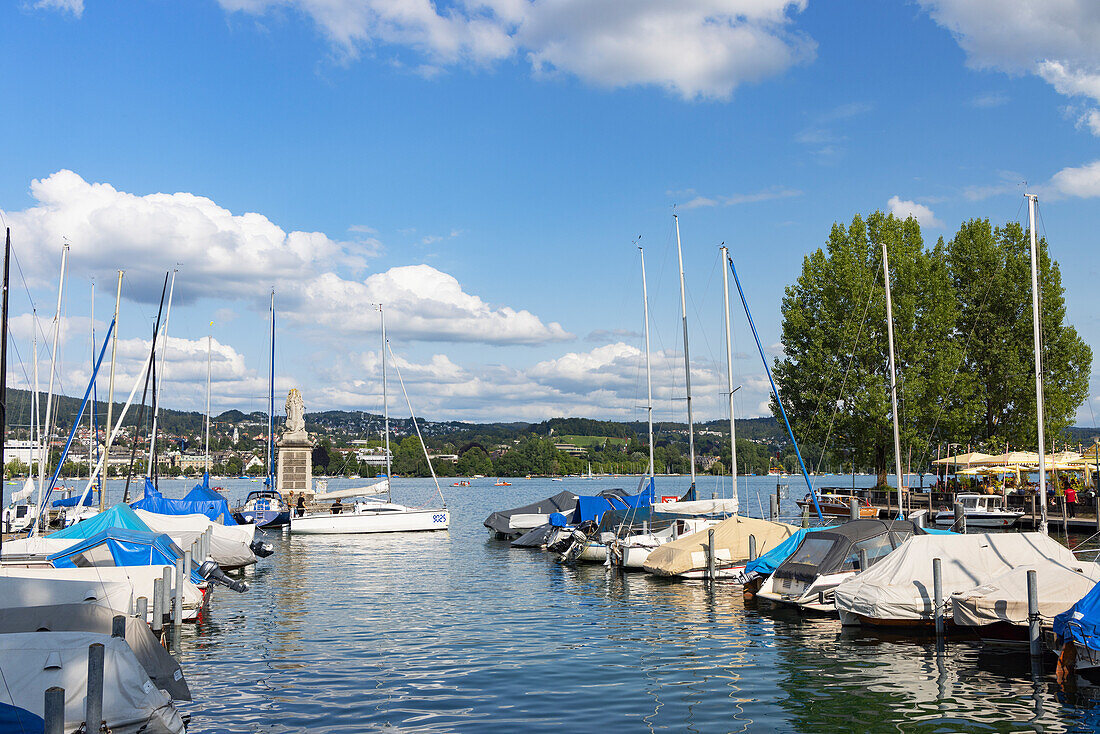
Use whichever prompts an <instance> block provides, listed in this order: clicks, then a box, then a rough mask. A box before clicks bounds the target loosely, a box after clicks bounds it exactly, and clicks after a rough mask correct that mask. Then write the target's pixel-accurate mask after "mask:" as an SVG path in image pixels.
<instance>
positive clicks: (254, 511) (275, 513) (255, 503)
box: [233, 488, 290, 529]
mask: <svg viewBox="0 0 1100 734" xmlns="http://www.w3.org/2000/svg"><path fill="white" fill-rule="evenodd" d="M233 519H234V520H236V521H237V522H238V523H240V524H241V525H255V526H256V527H257V528H264V529H267V528H281V527H286V526H287V525H289V524H290V505H288V504H287V501H286V499H284V498H283V495H282V494H281V493H280V492H278V491H276V490H274V489H267V488H264V489H254V490H252V491H251V492H249V493H248V496H247V497H246V498H245V500H244V504H243V505H241V506H240V507H238V508H237V509H236V510H234V511H233Z"/></svg>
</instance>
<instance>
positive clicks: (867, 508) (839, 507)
mask: <svg viewBox="0 0 1100 734" xmlns="http://www.w3.org/2000/svg"><path fill="white" fill-rule="evenodd" d="M852 500H856V502H858V503H859V517H860V519H874V518H877V517H878V508H876V507H872V506H871V503H870V502H868V501H867V500H865V499H863V498H860V497H857V496H856V495H855V494H853V493H852V492H850V491H845V490H840V489H837V488H835V487H826V488H825V490H824V491H823V492H822V493H821V494H818V495H817V504H818V506H819V507H820V508H821V513H822V514H823V515H830V516H832V517H851V512H852V507H851V503H852ZM795 504H796V505H798V509H800V510H805V509H806V508H809V510H810V512H813V511H814V501H813V499H812V498H811V497H810V495H806V496H805V497H803V498H802V499H800V500H795Z"/></svg>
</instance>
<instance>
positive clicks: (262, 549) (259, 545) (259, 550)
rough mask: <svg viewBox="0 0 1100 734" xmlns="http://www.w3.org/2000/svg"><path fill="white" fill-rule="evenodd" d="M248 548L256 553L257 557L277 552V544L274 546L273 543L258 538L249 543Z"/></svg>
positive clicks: (265, 556)
mask: <svg viewBox="0 0 1100 734" xmlns="http://www.w3.org/2000/svg"><path fill="white" fill-rule="evenodd" d="M248 548H249V550H251V551H252V552H253V553H254V554H256V557H257V558H267V557H268V556H270V555H271V554H273V553H274V552H275V546H273V545H272V544H271V543H265V542H264V541H262V540H260V539H258V538H257V539H256V540H253V541H252V544H251V545H249V546H248Z"/></svg>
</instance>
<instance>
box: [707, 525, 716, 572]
mask: <svg viewBox="0 0 1100 734" xmlns="http://www.w3.org/2000/svg"><path fill="white" fill-rule="evenodd" d="M714 574H715V563H714V528H710V529H709V530H707V577H708V578H710V580H711V581H714Z"/></svg>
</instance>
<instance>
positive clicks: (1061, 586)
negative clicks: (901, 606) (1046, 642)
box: [951, 559, 1100, 642]
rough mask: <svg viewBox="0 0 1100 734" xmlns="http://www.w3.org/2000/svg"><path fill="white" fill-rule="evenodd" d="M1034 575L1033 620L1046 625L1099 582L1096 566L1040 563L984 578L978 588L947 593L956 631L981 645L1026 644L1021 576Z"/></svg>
mask: <svg viewBox="0 0 1100 734" xmlns="http://www.w3.org/2000/svg"><path fill="white" fill-rule="evenodd" d="M1029 571H1034V572H1035V582H1036V592H1037V599H1038V602H1039V622H1040V624H1041V625H1042V626H1043V627H1049V626H1050V625H1051V624H1052V623H1053V622H1054V619H1055V617H1057V616H1058V615H1059V614H1061V613H1062V612H1064V611H1066V610H1068V609H1069V608H1070V607H1072V606H1073V605H1074V604H1076V603H1077V602H1078V601H1080V600H1081V599H1082V598H1084V597H1085V596H1086V595H1087V594H1088V593H1089V592H1090V591H1092V589H1093V587H1094V586H1096V584H1097V582H1100V564H1097V563H1091V562H1083V561H1082V562H1078V563H1075V564H1073V565H1070V566H1067V565H1064V564H1063V563H1060V562H1058V561H1054V560H1049V559H1043V560H1041V561H1037V562H1036V563H1030V564H1027V565H1025V566H1017V567H1016V568H1013V569H1012V570H1010V571H1006V572H1005V573H1003V574H1001V575H1000V576H997V577H995V578H993V579H990V580H989V581H988V582H987V583H984V584H982V585H981V586H978V587H975V588H973V589H969V590H967V591H960V592H956V593H954V594H952V595H951V610H952V618H953V620H954V622H955V626H956V627H968V628H970V629H972V630H973V631H975V632H976V633H977V634H978V636H979V637H981V638H982V639H983V640H987V641H998V642H1026V641H1027V639H1028V602H1027V595H1028V591H1027V576H1028V572H1029Z"/></svg>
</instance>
